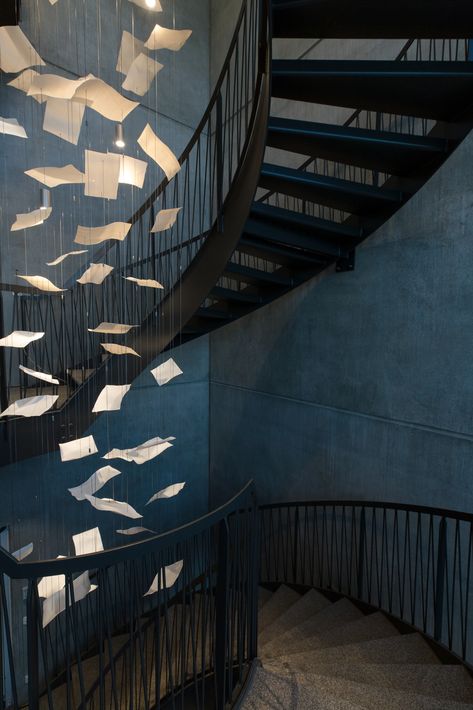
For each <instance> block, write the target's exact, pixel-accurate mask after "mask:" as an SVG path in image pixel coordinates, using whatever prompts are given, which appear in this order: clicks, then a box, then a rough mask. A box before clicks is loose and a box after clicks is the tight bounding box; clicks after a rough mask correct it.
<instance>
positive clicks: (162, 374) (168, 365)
mask: <svg viewBox="0 0 473 710" xmlns="http://www.w3.org/2000/svg"><path fill="white" fill-rule="evenodd" d="M151 374H152V375H153V377H154V379H155V380H156V382H157V383H158V385H159V386H160V387H162V386H163V385H165V384H167V383H168V382H170V381H171V380H173V379H174V378H175V377H178V376H179V375H182V374H183V372H182V370H181V368H180V367H179V365H178V364H177V363H176V362H174V360H173V359H172V357H171V358H169V360H166V362H163V364H162V365H158V367H155V368H154V370H151Z"/></svg>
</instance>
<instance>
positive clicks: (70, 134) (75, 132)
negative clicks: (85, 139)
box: [43, 99, 85, 145]
mask: <svg viewBox="0 0 473 710" xmlns="http://www.w3.org/2000/svg"><path fill="white" fill-rule="evenodd" d="M84 111H85V105H84V104H79V103H76V102H75V101H68V100H67V99H48V100H47V101H46V110H45V112H44V120H43V131H47V132H48V133H52V134H53V135H54V136H57V137H58V138H62V140H65V141H67V142H68V143H72V144H73V145H77V143H78V141H79V135H80V131H81V128H82V121H83V118H84Z"/></svg>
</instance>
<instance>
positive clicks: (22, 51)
mask: <svg viewBox="0 0 473 710" xmlns="http://www.w3.org/2000/svg"><path fill="white" fill-rule="evenodd" d="M35 66H44V62H43V60H42V59H41V57H40V56H39V54H38V52H37V51H36V50H35V48H34V47H33V45H32V44H31V42H30V41H29V39H28V38H27V37H26V35H25V34H24V33H23V32H22V30H21V29H20V27H19V26H18V25H6V26H4V27H0V69H2V70H3V71H4V72H6V73H7V74H17V73H18V72H20V71H22V70H23V69H26V68H27V67H35Z"/></svg>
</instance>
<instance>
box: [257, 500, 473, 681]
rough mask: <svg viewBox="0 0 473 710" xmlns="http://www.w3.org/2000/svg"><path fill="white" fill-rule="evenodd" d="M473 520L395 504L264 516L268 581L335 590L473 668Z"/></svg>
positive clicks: (282, 509) (298, 508) (290, 507)
mask: <svg viewBox="0 0 473 710" xmlns="http://www.w3.org/2000/svg"><path fill="white" fill-rule="evenodd" d="M472 555H473V515H471V514H467V513H457V512H454V511H450V510H442V509H436V508H424V507H417V506H411V505H401V504H395V503H367V502H363V501H361V502H358V501H333V502H332V501H322V502H306V503H283V504H272V505H266V506H263V508H262V509H261V581H262V582H263V583H274V582H285V583H289V584H296V585H303V586H307V587H316V588H318V589H321V590H329V591H333V592H337V593H339V594H342V595H345V596H347V597H350V598H353V599H356V600H359V601H362V602H365V603H367V604H369V605H371V606H372V607H374V608H376V609H380V610H382V611H385V612H387V613H389V614H391V615H392V616H394V617H396V618H398V619H400V620H402V621H404V622H406V623H407V624H409V625H411V626H412V627H414V628H416V629H418V630H420V631H421V632H422V633H423V634H425V635H426V636H428V637H430V638H432V639H434V640H435V641H437V642H438V643H439V644H441V645H442V646H444V647H445V648H446V649H448V651H450V652H452V653H453V654H455V655H456V656H457V657H458V658H460V659H461V660H462V661H464V662H466V663H467V664H468V665H469V666H470V668H471V667H473V603H472V602H473V584H472V581H471V574H472V569H471V563H472Z"/></svg>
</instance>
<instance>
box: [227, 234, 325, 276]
mask: <svg viewBox="0 0 473 710" xmlns="http://www.w3.org/2000/svg"><path fill="white" fill-rule="evenodd" d="M238 249H239V251H241V252H243V253H245V254H251V255H252V256H256V257H258V258H260V259H268V260H269V261H273V262H274V263H276V264H280V265H281V266H287V267H288V268H296V267H302V268H305V269H307V270H313V271H320V270H321V269H323V268H325V266H327V264H328V263H330V262H331V261H333V259H329V258H328V257H326V256H325V257H324V256H322V255H317V254H316V253H310V252H306V251H301V250H297V249H291V247H287V246H284V245H282V244H277V243H276V242H271V241H264V240H261V239H258V238H256V237H252V236H251V235H250V234H243V236H242V238H241V239H240V241H239V242H238Z"/></svg>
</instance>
